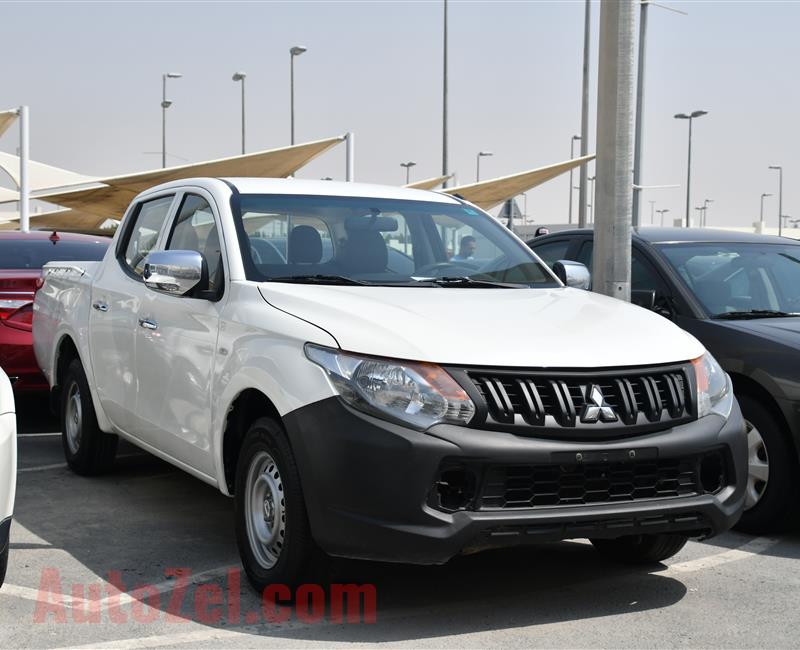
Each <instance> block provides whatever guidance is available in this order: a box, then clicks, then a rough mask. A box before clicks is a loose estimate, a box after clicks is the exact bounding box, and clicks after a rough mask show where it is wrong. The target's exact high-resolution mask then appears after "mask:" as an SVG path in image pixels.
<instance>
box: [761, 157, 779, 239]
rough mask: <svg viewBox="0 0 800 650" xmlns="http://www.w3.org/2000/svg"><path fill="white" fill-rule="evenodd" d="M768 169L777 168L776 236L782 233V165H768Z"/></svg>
mask: <svg viewBox="0 0 800 650" xmlns="http://www.w3.org/2000/svg"><path fill="white" fill-rule="evenodd" d="M769 168H770V169H777V170H778V237H781V236H782V235H783V219H782V218H781V215H783V167H782V166H781V165H770V166H769ZM762 220H763V218H762Z"/></svg>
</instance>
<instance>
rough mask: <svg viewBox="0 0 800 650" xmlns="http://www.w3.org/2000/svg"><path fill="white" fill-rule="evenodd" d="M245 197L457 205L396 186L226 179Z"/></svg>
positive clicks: (437, 195)
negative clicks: (301, 196) (342, 198)
mask: <svg viewBox="0 0 800 650" xmlns="http://www.w3.org/2000/svg"><path fill="white" fill-rule="evenodd" d="M224 180H226V181H228V182H229V183H232V184H233V185H234V186H235V187H236V189H237V190H238V191H239V192H240V193H242V194H298V195H299V194H311V195H314V196H356V197H368V198H379V199H399V200H406V201H434V202H437V203H455V202H456V201H455V199H453V197H451V196H447V195H446V194H441V193H439V192H428V191H425V190H415V189H409V188H406V187H397V186H395V185H375V184H372V183H347V182H342V181H312V180H303V179H299V178H225V179H224Z"/></svg>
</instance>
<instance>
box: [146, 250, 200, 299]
mask: <svg viewBox="0 0 800 650" xmlns="http://www.w3.org/2000/svg"><path fill="white" fill-rule="evenodd" d="M142 277H143V278H144V283H145V285H146V286H147V287H148V288H150V289H152V290H153V291H157V292H158V293H165V294H167V295H170V296H185V295H186V294H187V293H189V292H190V291H191V290H192V289H194V288H196V287H197V286H198V285H199V284H200V283H201V282H203V280H204V279H205V283H206V284H207V283H208V267H207V265H206V261H205V259H204V258H203V256H202V255H201V254H200V253H198V252H197V251H158V252H155V253H150V254H149V255H148V256H147V257H146V258H145V260H144V272H143V273H142Z"/></svg>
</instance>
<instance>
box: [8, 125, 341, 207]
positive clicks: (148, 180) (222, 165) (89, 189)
mask: <svg viewBox="0 0 800 650" xmlns="http://www.w3.org/2000/svg"><path fill="white" fill-rule="evenodd" d="M342 140H343V137H342V136H337V137H335V138H327V139H325V140H316V141H314V142H306V143H303V144H298V145H293V146H291V147H281V148H279V149H270V150H267V151H259V152H256V153H251V154H245V155H240V156H233V157H230V158H220V159H218V160H208V161H203V162H199V163H192V164H189V165H179V166H177V167H167V168H165V169H156V170H152V171H146V172H139V173H135V174H125V175H121V176H111V177H107V178H97V179H91V178H90V179H89V180H90V181H91V182H89V183H86V182H82V183H80V184H77V185H69V186H65V187H63V188H59V189H57V190H55V191H54V190H52V189H51V190H43V191H39V192H32V193H31V198H32V199H39V200H43V201H47V202H49V203H55V204H56V205H60V206H62V207H66V208H73V209H76V210H80V211H81V212H84V213H88V214H93V215H96V216H98V217H102V218H120V217H121V216H122V214H123V213H124V212H125V209H126V208H127V207H128V205H129V204H130V202H131V201H132V200H133V199H134V197H135V196H136V195H137V194H139V193H140V192H142V191H144V190H146V189H148V188H150V187H152V186H154V185H158V184H160V183H166V182H169V181H174V180H181V179H185V178H193V177H198V176H212V177H219V176H236V175H237V174H248V175H251V176H272V177H286V176H291V175H292V174H294V173H295V172H296V171H297V170H298V169H300V168H301V167H303V166H304V165H306V164H307V163H309V162H310V161H311V160H313V159H314V158H316V157H317V156H319V155H320V154H322V153H324V152H325V151H327V150H328V149H330V148H331V147H334V146H336V145H337V144H339V143H340V142H342ZM62 171H64V170H62ZM84 178H86V177H84ZM5 200H6V201H9V200H11V201H13V200H16V198H7V199H5ZM0 202H4V201H3V200H2V197H0Z"/></svg>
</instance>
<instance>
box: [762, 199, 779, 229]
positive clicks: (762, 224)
mask: <svg viewBox="0 0 800 650" xmlns="http://www.w3.org/2000/svg"><path fill="white" fill-rule="evenodd" d="M768 196H772V194H768V193H767V192H764V193H763V194H762V195H761V219H760V221H761V231H762V232H763V231H764V199H765V198H766V197H768ZM778 222H779V223H780V219H778Z"/></svg>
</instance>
